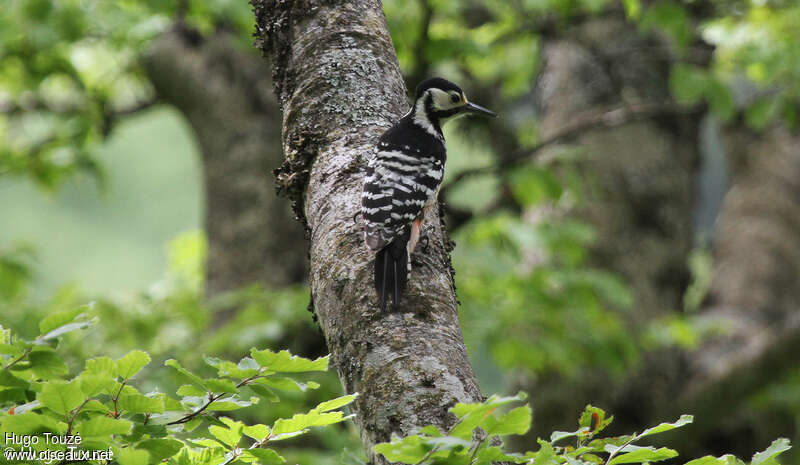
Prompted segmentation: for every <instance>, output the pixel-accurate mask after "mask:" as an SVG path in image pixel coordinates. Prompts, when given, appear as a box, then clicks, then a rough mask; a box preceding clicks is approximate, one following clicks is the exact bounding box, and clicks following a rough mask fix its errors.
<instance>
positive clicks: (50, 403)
mask: <svg viewBox="0 0 800 465" xmlns="http://www.w3.org/2000/svg"><path fill="white" fill-rule="evenodd" d="M85 398H86V397H85V396H84V395H83V391H81V386H80V383H79V382H78V381H77V380H73V381H71V382H69V383H67V382H64V381H51V382H49V383H47V384H45V385H44V386H43V387H42V392H40V393H39V395H38V396H37V399H39V402H41V403H42V405H44V406H45V407H47V408H49V409H50V410H52V411H54V412H56V413H59V414H61V415H66V414H67V413H68V412H70V411H71V410H72V409H74V408H75V407H77V406H79V405H80V404H81V402H83V400H84V399H85Z"/></svg>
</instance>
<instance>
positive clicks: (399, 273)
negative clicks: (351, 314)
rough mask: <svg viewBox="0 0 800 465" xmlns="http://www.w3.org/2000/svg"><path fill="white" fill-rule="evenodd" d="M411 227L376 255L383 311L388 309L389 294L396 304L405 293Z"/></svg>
mask: <svg viewBox="0 0 800 465" xmlns="http://www.w3.org/2000/svg"><path fill="white" fill-rule="evenodd" d="M410 237H411V231H410V229H409V228H406V230H405V231H404V232H403V234H401V235H400V236H397V237H396V238H395V239H394V240H393V241H392V242H390V243H389V244H388V245H387V246H386V247H384V248H382V249H381V250H379V251H378V253H377V254H376V255H375V290H376V291H377V292H378V299H379V300H380V302H381V311H386V302H387V300H389V295H391V296H392V301H393V302H394V304H395V305H397V302H398V301H399V300H400V296H401V295H403V291H405V289H406V284H407V283H408V249H407V247H408V240H409V238H410Z"/></svg>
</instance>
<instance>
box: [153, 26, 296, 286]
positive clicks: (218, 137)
mask: <svg viewBox="0 0 800 465" xmlns="http://www.w3.org/2000/svg"><path fill="white" fill-rule="evenodd" d="M143 62H144V65H145V69H146V71H147V73H148V77H149V78H150V81H151V82H152V84H153V87H155V89H156V92H157V93H158V95H159V97H160V98H161V99H163V100H164V101H166V102H167V103H170V104H172V105H174V106H175V107H177V108H178V110H180V111H181V112H182V113H183V115H184V116H186V118H187V120H188V121H189V124H190V125H191V127H192V129H194V132H195V134H196V136H197V140H198V143H199V145H200V151H201V153H202V155H203V166H204V174H205V194H206V214H205V226H206V233H207V235H208V245H209V254H208V267H207V269H208V279H207V284H206V291H207V294H208V295H209V296H213V295H215V294H218V293H220V292H224V291H229V290H233V289H238V288H240V287H242V286H245V285H248V284H252V283H259V284H263V285H269V286H283V285H286V284H290V283H296V282H300V281H302V280H303V278H304V276H305V271H306V253H305V251H306V241H305V240H304V238H303V231H302V228H301V227H300V225H298V224H297V222H296V221H294V220H293V216H294V215H293V214H292V212H291V210H290V207H289V205H288V202H286V200H284V199H280V198H277V197H276V196H275V193H274V187H273V184H272V183H271V182H269V172H270V171H272V170H273V169H274V168H276V167H277V166H279V165H280V163H281V161H282V160H283V156H282V153H281V146H280V110H279V108H278V105H277V103H276V102H275V100H274V97H273V95H272V93H271V92H270V89H271V80H270V79H269V67H268V66H266V64H265V63H264V62H263V61H262V60H259V59H258V56H257V54H256V53H251V52H248V51H246V49H242V47H241V46H239V45H237V44H236V43H235V39H234V37H233V36H232V35H230V34H228V33H225V32H217V33H216V34H214V35H213V36H210V37H208V38H203V37H200V36H199V35H197V33H193V32H191V31H188V30H185V29H182V28H180V27H176V28H175V29H174V30H173V31H172V32H169V33H166V34H164V35H163V36H162V37H160V38H159V39H158V40H157V41H156V42H155V44H154V45H153V46H152V47H151V49H150V50H149V51H148V53H147V54H146V55H145V56H144V58H143Z"/></svg>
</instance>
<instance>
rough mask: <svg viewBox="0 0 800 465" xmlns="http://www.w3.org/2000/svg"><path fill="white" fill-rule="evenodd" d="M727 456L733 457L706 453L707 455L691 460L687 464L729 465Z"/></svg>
mask: <svg viewBox="0 0 800 465" xmlns="http://www.w3.org/2000/svg"><path fill="white" fill-rule="evenodd" d="M727 457H731V456H730V455H723V456H722V457H719V458H717V457H712V456H710V455H706V456H705V457H700V458H699V459H694V460H692V461H690V462H686V464H685V465H727V463H728V459H727Z"/></svg>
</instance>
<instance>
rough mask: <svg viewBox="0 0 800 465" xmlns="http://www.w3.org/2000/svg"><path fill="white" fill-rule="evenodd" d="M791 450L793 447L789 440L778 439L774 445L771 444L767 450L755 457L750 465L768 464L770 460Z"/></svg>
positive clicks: (773, 442)
mask: <svg viewBox="0 0 800 465" xmlns="http://www.w3.org/2000/svg"><path fill="white" fill-rule="evenodd" d="M791 448H792V446H791V444H790V442H789V440H788V439H786V438H778V439H776V440H774V441H772V444H770V445H769V447H767V449H766V450H764V451H762V452H758V453H756V454H755V455H753V461H752V462H750V465H760V464H762V463H766V462H767V461H768V460H769V459H772V458H775V457H777V456H778V455H780V454H782V453H783V452H786V451H787V450H789V449H791Z"/></svg>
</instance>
